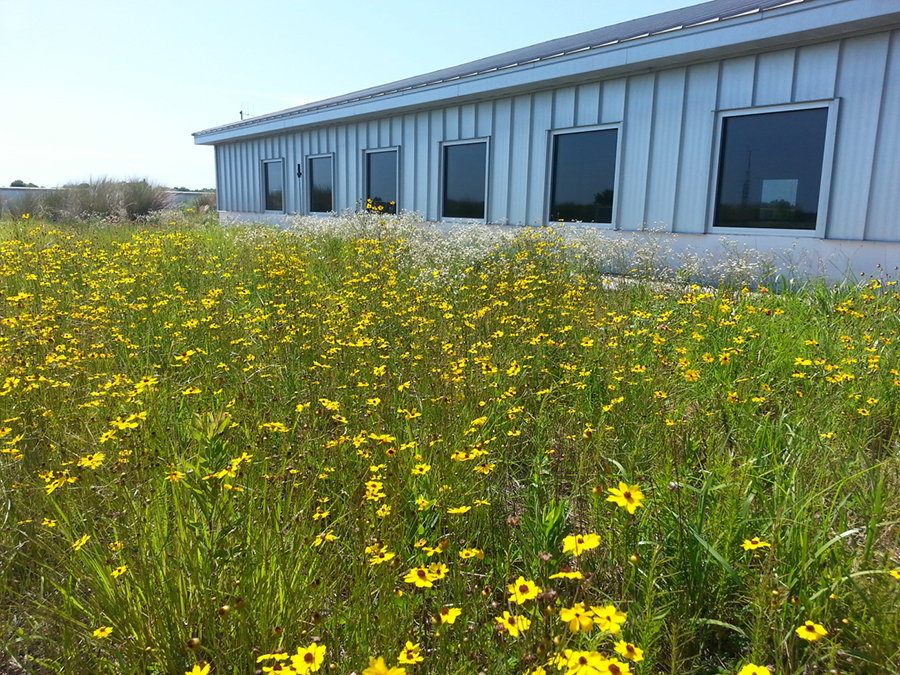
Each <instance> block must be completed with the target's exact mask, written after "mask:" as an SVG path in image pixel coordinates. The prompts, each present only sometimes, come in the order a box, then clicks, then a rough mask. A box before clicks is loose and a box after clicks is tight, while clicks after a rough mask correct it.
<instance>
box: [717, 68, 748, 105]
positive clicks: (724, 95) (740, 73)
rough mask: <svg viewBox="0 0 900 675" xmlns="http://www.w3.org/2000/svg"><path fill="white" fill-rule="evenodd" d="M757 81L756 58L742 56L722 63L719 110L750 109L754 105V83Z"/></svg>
mask: <svg viewBox="0 0 900 675" xmlns="http://www.w3.org/2000/svg"><path fill="white" fill-rule="evenodd" d="M755 79H756V56H753V55H751V56H742V57H740V58H737V59H728V60H727V61H722V64H721V68H720V70H719V100H718V105H717V106H716V107H717V108H718V109H719V110H730V109H733V108H748V107H750V106H751V105H753V83H754V81H755Z"/></svg>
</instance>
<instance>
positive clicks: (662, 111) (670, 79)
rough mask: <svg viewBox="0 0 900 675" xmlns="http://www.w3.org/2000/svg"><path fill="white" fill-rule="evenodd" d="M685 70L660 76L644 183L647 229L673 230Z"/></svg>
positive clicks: (668, 72)
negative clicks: (646, 177)
mask: <svg viewBox="0 0 900 675" xmlns="http://www.w3.org/2000/svg"><path fill="white" fill-rule="evenodd" d="M685 75H686V70H685V69H684V68H676V69H673V70H667V71H663V72H661V73H659V75H658V76H657V78H656V91H655V92H654V94H655V97H656V100H655V101H654V104H653V111H654V115H653V128H652V132H651V133H652V140H651V144H650V160H649V161H650V172H649V178H648V180H647V197H646V199H647V204H646V210H645V213H646V220H647V227H649V228H650V229H664V230H666V231H671V230H672V222H673V221H674V219H675V188H676V185H677V183H676V179H677V175H678V172H677V171H675V170H673V167H675V166H677V165H678V155H679V152H680V151H681V124H682V122H681V120H682V111H683V108H684V88H685Z"/></svg>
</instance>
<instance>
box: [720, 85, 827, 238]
mask: <svg viewBox="0 0 900 675" xmlns="http://www.w3.org/2000/svg"><path fill="white" fill-rule="evenodd" d="M814 108H826V109H827V110H828V118H827V120H826V122H825V147H824V152H823V154H822V177H821V179H820V181H819V203H818V206H817V211H816V229H814V230H800V229H793V228H771V227H715V226H714V225H713V222H714V220H715V217H716V199H717V198H718V193H719V171H720V170H721V153H722V128H723V126H724V124H723V122H724V120H725V119H726V118H728V117H742V116H746V115H764V114H766V113H774V112H790V111H792V110H812V109H814ZM839 108H840V99H839V98H832V99H821V100H817V101H802V102H797V103H786V104H783V105H767V106H758V107H748V108H729V109H722V110H715V111H713V112H714V114H715V116H716V123H715V138H714V143H713V156H712V167H711V171H710V177H711V180H710V183H709V186H710V189H709V195H708V200H707V208H706V229H705V231H706V233H707V234H724V235H747V234H750V235H754V236H759V235H763V234H764V235H767V236H775V237H809V238H812V239H824V238H825V233H826V232H827V231H828V227H827V226H828V223H827V220H828V201H829V199H830V197H831V178H832V168H833V166H834V149H835V137H836V135H837V123H838V112H839Z"/></svg>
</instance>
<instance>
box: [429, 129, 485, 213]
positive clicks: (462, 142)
mask: <svg viewBox="0 0 900 675" xmlns="http://www.w3.org/2000/svg"><path fill="white" fill-rule="evenodd" d="M474 143H484V218H445V217H444V172H445V171H446V167H445V166H444V164H445V162H444V157H445V155H444V148H446V147H449V146H451V145H472V144H474ZM438 147H439V149H438V162H439V167H438V220H439V221H441V222H444V223H487V222H488V213H490V201H489V199H490V196H491V192H490V186H491V138H490V136H485V137H482V138H461V139H458V140H455V141H441V142H440V143H439V144H438Z"/></svg>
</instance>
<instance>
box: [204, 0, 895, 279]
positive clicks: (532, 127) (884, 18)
mask: <svg viewBox="0 0 900 675" xmlns="http://www.w3.org/2000/svg"><path fill="white" fill-rule="evenodd" d="M194 142H195V143H197V144H202V145H214V146H215V157H216V187H217V189H218V200H219V207H220V210H221V211H224V212H226V213H230V214H233V215H238V216H241V215H243V216H251V217H253V218H255V219H260V218H266V217H274V218H275V219H277V217H278V216H280V215H281V214H291V213H301V214H309V213H327V212H331V211H341V210H344V209H358V208H365V206H366V204H367V200H371V202H369V203H371V204H372V205H375V206H376V207H377V206H379V205H380V206H382V207H384V208H385V210H387V211H391V210H393V209H395V208H397V209H405V210H410V211H418V212H419V213H421V214H422V215H423V216H424V218H425V219H426V220H430V221H438V220H453V219H466V220H476V221H484V222H488V223H506V224H510V225H515V224H523V225H536V224H546V223H547V222H549V221H560V220H562V221H566V222H574V221H577V222H585V223H595V224H596V226H597V227H603V228H609V229H611V230H618V231H621V232H623V233H624V232H629V231H639V230H643V229H648V228H652V229H664V230H666V231H670V232H674V233H679V234H683V235H686V237H687V238H689V239H690V238H691V237H690V235H695V236H694V237H693V239H694V240H695V241H702V240H708V237H707V236H706V235H710V234H712V235H719V234H725V235H728V236H730V237H733V238H736V239H738V240H741V241H746V242H749V243H751V244H753V245H756V246H758V247H762V248H765V247H766V246H770V245H772V242H773V241H777V242H778V243H779V245H781V246H785V245H789V242H790V241H798V240H802V241H803V243H805V244H808V245H812V246H813V248H818V249H821V250H822V251H824V252H826V253H827V251H828V250H831V249H834V246H835V243H836V242H845V244H843V245H842V247H841V250H844V251H846V243H847V242H848V240H849V241H853V242H855V243H856V244H858V246H857V250H855V252H854V255H857V254H859V255H863V257H865V256H868V258H867V260H869V261H872V262H880V263H882V264H891V265H893V264H897V262H900V245H898V246H890V245H885V244H884V242H900V217H898V214H900V1H898V0H713V1H712V2H706V3H703V4H699V5H695V6H692V7H687V8H684V9H679V10H674V11H670V12H665V13H662V14H657V15H654V16H650V17H646V18H642V19H637V20H634V21H628V22H626V23H622V24H617V25H614V26H609V27H606V28H600V29H597V30H592V31H588V32H585V33H581V34H578V35H573V36H570V37H566V38H560V39H557V40H551V41H549V42H544V43H541V44H538V45H534V46H531V47H526V48H523V49H518V50H514V51H511V52H507V53H504V54H500V55H498V56H494V57H490V58H486V59H481V60H478V61H473V62H471V63H467V64H464V65H461V66H456V67H453V68H448V69H444V70H439V71H436V72H433V73H429V74H426V75H422V76H418V77H414V78H410V79H406V80H401V81H398V82H394V83H391V84H387V85H383V86H379V87H373V88H371V89H365V90H362V91H358V92H355V93H352V94H348V95H346V96H341V97H336V98H332V99H327V100H324V101H319V102H317V103H312V104H308V105H304V106H300V107H296V108H291V109H288V110H282V111H279V112H275V113H271V114H267V115H261V116H257V117H254V118H251V119H247V120H243V121H240V122H234V123H232V124H226V125H224V126H219V127H215V128H211V129H206V130H204V131H200V132H197V133H195V134H194ZM814 242H818V243H814ZM869 242H871V243H869ZM875 242H878V243H875ZM829 247H831V248H830V249H829ZM835 250H837V249H835ZM860 252H861V253H860ZM873 256H874V257H873ZM892 258H896V259H897V261H892Z"/></svg>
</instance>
